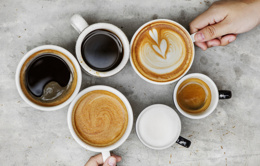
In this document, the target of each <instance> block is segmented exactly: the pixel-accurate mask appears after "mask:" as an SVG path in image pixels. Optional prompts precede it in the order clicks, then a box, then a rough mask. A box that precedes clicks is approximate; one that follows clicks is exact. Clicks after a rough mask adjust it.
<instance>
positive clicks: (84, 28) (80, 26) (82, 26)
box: [71, 14, 130, 77]
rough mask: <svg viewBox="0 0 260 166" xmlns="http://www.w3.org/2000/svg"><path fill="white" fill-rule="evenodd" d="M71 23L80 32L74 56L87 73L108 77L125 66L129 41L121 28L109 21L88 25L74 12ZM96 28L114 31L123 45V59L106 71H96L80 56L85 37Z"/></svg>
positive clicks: (128, 54)
mask: <svg viewBox="0 0 260 166" xmlns="http://www.w3.org/2000/svg"><path fill="white" fill-rule="evenodd" d="M71 25H72V26H73V27H74V28H75V30H77V32H78V33H80V35H79V37H78V40H77V43H76V48H75V50H76V56H77V59H78V61H79V64H80V65H81V67H82V68H83V69H84V71H85V72H86V73H87V74H90V75H93V76H97V77H109V76H112V75H114V74H116V73H118V72H119V71H121V70H122V69H123V68H124V67H125V65H126V63H127V61H128V59H129V56H130V52H129V49H130V48H129V41H128V39H127V37H126V35H125V34H124V32H123V31H122V30H121V29H119V28H118V27H116V26H115V25H112V24H109V23H96V24H92V25H88V23H87V22H86V21H85V20H84V18H83V17H82V16H80V15H78V14H75V15H73V16H72V17H71ZM98 29H103V30H107V31H110V32H112V33H114V34H115V35H116V36H117V37H118V38H119V39H120V41H121V43H122V46H123V52H124V53H123V59H122V60H121V62H120V63H119V65H118V66H117V67H115V68H114V69H112V70H109V71H106V72H100V71H96V70H94V69H92V68H91V67H89V66H88V65H87V64H86V63H85V61H84V59H83V58H82V53H81V46H82V44H83V41H84V39H85V37H86V36H87V35H88V34H89V33H91V32H93V31H95V30H98Z"/></svg>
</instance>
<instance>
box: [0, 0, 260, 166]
mask: <svg viewBox="0 0 260 166" xmlns="http://www.w3.org/2000/svg"><path fill="white" fill-rule="evenodd" d="M212 2H213V1H207V0H185V1H166V0H161V1H158V0H143V1H140V0H131V1H128V0H106V1H103V0H73V1H71V0H26V1H22V0H20V1H19V0H1V1H0V56H1V60H0V75H1V77H0V165H3V166H13V165H50V166H52V165H74V166H82V165H83V164H85V162H86V161H87V160H88V158H89V157H90V156H92V155H94V154H95V153H94V152H90V151H86V150H85V149H83V148H82V147H81V146H80V145H78V144H77V143H76V142H75V141H74V140H73V138H72V137H71V134H70V132H69V130H68V127H67V121H66V116H67V109H68V107H65V108H63V109H61V110H58V111H54V112H43V111H38V110H35V109H33V108H32V107H30V106H29V105H27V104H26V103H25V102H24V101H23V100H22V99H21V97H20V96H19V94H18V92H17V90H16V87H15V81H14V76H15V70H16V66H17V64H18V62H19V60H20V59H21V58H22V57H23V55H24V54H25V53H26V52H28V51H29V50H30V49H32V48H34V47H36V46H40V45H44V44H54V45H58V46H61V47H64V48H65V49H67V50H69V51H70V52H71V53H73V54H74V55H75V51H74V47H75V42H76V39H77V37H78V33H77V32H76V31H75V30H74V29H73V28H72V27H71V26H70V22H69V19H70V17H71V16H72V15H73V14H74V13H79V14H81V15H82V16H83V17H84V18H85V19H86V20H87V21H88V22H89V23H90V24H92V23H97V22H108V23H112V24H115V25H117V26H118V27H120V28H121V29H122V30H123V31H124V32H125V33H126V35H127V36H128V38H129V40H130V39H131V37H132V35H133V34H134V32H135V31H136V30H137V28H138V27H139V26H141V25H142V24H143V23H145V22H147V21H149V20H152V19H156V18H167V19H172V20H175V21H177V22H179V23H181V24H182V25H184V26H185V27H186V28H188V25H189V23H190V22H191V21H192V20H193V19H194V18H195V17H196V16H197V15H199V14H200V13H202V12H203V11H205V10H206V9H207V8H208V7H209V6H210V4H211V3H212ZM259 54H260V27H258V28H255V29H254V30H252V31H250V32H248V33H245V34H242V35H239V36H238V37H237V40H236V41H235V42H234V43H232V44H230V45H229V46H226V47H216V48H210V49H208V50H207V51H201V50H200V49H199V48H196V56H195V60H194V63H193V66H192V68H191V70H190V71H189V73H194V72H199V73H204V74H206V75H208V76H209V77H211V78H212V79H213V80H214V81H215V82H216V84H217V86H218V88H219V89H229V90H232V91H233V98H232V99H231V100H226V101H220V102H219V104H218V107H217V109H216V110H215V112H214V113H212V114H211V115H210V116H209V117H207V118H205V119H202V120H191V119H188V118H185V117H184V116H182V115H180V114H179V115H180V118H181V121H182V133H181V135H182V136H184V137H187V138H189V139H190V140H191V141H192V146H191V147H190V148H189V149H186V148H183V147H181V146H179V145H173V146H172V147H170V148H168V149H166V150H162V151H155V150H151V149H148V148H146V147H145V146H144V145H142V143H141V142H140V141H139V140H138V137H137V135H136V132H135V127H134V128H133V130H132V133H131V135H130V137H129V138H128V140H127V141H126V142H125V143H124V144H123V145H122V146H121V147H119V148H118V149H116V150H114V153H116V154H119V155H121V156H122V157H123V161H122V162H121V163H120V164H118V165H122V166H130V165H135V166H138V165H140V166H144V165H145V166H146V165H147V166H148V165H149V166H158V165H163V166H164V165H175V166H197V165H200V166H201V165H205V166H209V165H216V166H220V165H221V166H222V165H250V166H251V165H258V164H259V163H260V139H259V137H260V129H259V128H260V120H259V117H260V108H259V105H258V104H259V103H260V86H259V85H260V74H259V73H260V67H259V66H260V55H259ZM96 84H103V85H109V86H111V87H114V88H117V89H118V90H120V91H121V92H122V93H123V94H125V95H126V97H127V98H128V99H129V101H130V103H131V105H132V107H133V111H134V117H135V121H136V118H137V117H138V115H139V113H140V112H141V111H142V110H143V109H144V108H145V107H147V106H149V105H151V104H155V103H162V104H166V105H169V106H171V107H173V108H174V109H175V106H174V103H173V101H172V92H173V89H174V86H175V83H174V84H171V85H167V86H158V85H152V84H149V83H147V82H145V81H143V80H142V79H141V78H139V77H138V76H137V74H135V72H134V71H133V69H132V67H131V66H130V63H128V64H127V65H126V67H125V68H124V70H122V71H121V72H120V73H119V74H117V75H115V76H112V77H109V78H94V77H90V76H88V75H86V74H83V84H82V89H84V88H87V87H89V86H91V85H96ZM135 121H134V122H135Z"/></svg>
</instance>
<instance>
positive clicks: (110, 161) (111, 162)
mask: <svg viewBox="0 0 260 166" xmlns="http://www.w3.org/2000/svg"><path fill="white" fill-rule="evenodd" d="M103 166H116V158H115V157H114V156H110V157H108V158H107V159H106V161H105V163H104V165H103Z"/></svg>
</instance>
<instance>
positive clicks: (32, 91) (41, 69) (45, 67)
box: [20, 49, 77, 106]
mask: <svg viewBox="0 0 260 166" xmlns="http://www.w3.org/2000/svg"><path fill="white" fill-rule="evenodd" d="M20 84H21V88H22V91H23V92H24V94H25V96H26V97H27V98H28V99H29V100H31V101H32V102H34V103H35V104H37V105H41V106H55V105H59V104H61V103H63V102H65V101H66V100H67V99H68V98H69V97H70V96H71V95H72V94H73V92H74V90H75V88H76V84H77V73H76V69H75V67H74V65H73V63H72V62H71V60H70V59H69V58H68V57H67V56H66V55H64V54H63V53H61V52H59V51H56V50H48V49H47V50H42V51H38V52H36V53H34V54H33V55H31V56H30V57H29V58H28V59H27V60H26V61H25V63H24V64H23V66H22V69H21V73H20Z"/></svg>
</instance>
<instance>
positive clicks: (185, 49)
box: [131, 21, 194, 82]
mask: <svg viewBox="0 0 260 166" xmlns="http://www.w3.org/2000/svg"><path fill="white" fill-rule="evenodd" d="M193 54H194V47H193V43H192V41H191V39H190V36H189V34H188V33H187V32H186V31H184V30H183V29H182V28H181V27H180V26H179V25H177V24H174V23H171V22H168V21H158V22H152V23H150V24H148V25H146V26H145V27H144V28H143V29H142V30H140V32H139V33H138V34H137V35H136V37H135V39H134V41H133V44H132V48H131V60H132V62H133V64H134V66H135V68H136V69H137V70H138V71H139V73H140V74H141V75H143V76H144V77H145V78H147V79H149V80H151V81H155V82H168V81H172V80H175V79H177V78H179V77H180V76H181V75H183V74H184V73H185V72H186V71H187V70H188V68H189V66H190V65H191V63H192V60H193Z"/></svg>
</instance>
